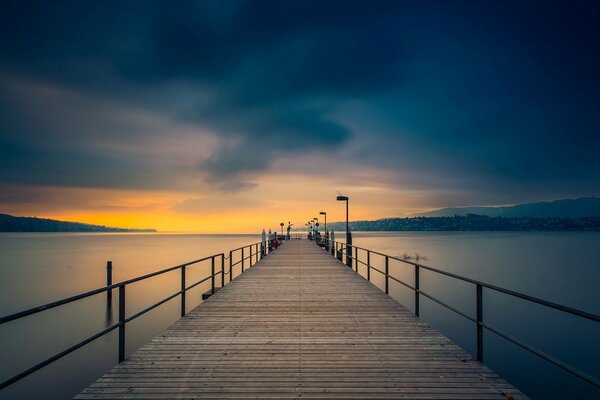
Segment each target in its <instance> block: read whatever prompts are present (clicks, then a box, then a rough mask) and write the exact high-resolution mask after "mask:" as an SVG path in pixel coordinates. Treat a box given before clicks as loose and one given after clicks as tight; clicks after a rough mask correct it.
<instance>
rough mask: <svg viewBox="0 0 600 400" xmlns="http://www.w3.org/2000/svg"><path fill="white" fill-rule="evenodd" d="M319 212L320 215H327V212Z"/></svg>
mask: <svg viewBox="0 0 600 400" xmlns="http://www.w3.org/2000/svg"><path fill="white" fill-rule="evenodd" d="M319 214H321V215H327V213H326V212H325V211H321V212H320V213H319Z"/></svg>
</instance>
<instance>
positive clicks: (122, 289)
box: [119, 285, 125, 363]
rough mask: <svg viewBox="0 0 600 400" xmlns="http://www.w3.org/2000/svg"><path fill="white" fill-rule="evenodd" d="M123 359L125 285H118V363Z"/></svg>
mask: <svg viewBox="0 0 600 400" xmlns="http://www.w3.org/2000/svg"><path fill="white" fill-rule="evenodd" d="M123 361H125V285H121V286H119V363H122V362H123Z"/></svg>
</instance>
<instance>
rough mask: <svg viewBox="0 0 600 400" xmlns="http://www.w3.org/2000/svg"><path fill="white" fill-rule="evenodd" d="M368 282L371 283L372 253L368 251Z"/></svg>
mask: <svg viewBox="0 0 600 400" xmlns="http://www.w3.org/2000/svg"><path fill="white" fill-rule="evenodd" d="M367 280H368V281H369V282H371V251H370V250H367Z"/></svg>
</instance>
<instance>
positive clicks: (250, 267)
mask: <svg viewBox="0 0 600 400" xmlns="http://www.w3.org/2000/svg"><path fill="white" fill-rule="evenodd" d="M250 268H252V246H250Z"/></svg>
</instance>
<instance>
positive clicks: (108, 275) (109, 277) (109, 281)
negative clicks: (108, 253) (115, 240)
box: [106, 261, 112, 307]
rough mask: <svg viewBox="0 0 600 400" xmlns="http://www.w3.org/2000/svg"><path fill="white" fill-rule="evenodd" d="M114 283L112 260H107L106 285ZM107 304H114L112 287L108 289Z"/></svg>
mask: <svg viewBox="0 0 600 400" xmlns="http://www.w3.org/2000/svg"><path fill="white" fill-rule="evenodd" d="M110 285H112V261H107V262H106V287H109V286H110ZM106 304H107V305H108V306H109V307H110V306H111V305H112V289H108V290H107V291H106Z"/></svg>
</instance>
